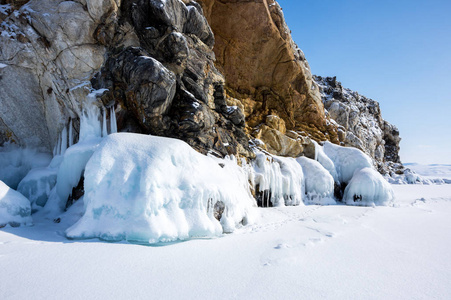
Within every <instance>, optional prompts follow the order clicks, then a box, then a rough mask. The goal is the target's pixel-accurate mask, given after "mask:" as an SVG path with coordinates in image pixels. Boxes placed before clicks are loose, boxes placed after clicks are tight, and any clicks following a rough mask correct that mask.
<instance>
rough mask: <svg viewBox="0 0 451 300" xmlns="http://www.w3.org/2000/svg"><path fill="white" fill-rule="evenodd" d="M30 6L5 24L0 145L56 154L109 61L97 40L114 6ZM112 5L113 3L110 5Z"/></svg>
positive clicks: (44, 0) (0, 40)
mask: <svg viewBox="0 0 451 300" xmlns="http://www.w3.org/2000/svg"><path fill="white" fill-rule="evenodd" d="M88 2H89V5H87V4H86V3H83V1H80V2H74V1H61V0H56V1H50V0H41V1H30V2H29V3H27V4H26V5H24V6H22V8H20V9H19V10H16V11H14V12H13V13H11V14H10V15H9V16H8V17H7V18H6V19H5V21H4V22H3V23H1V25H0V31H1V35H0V63H2V68H0V78H1V79H0V107H1V108H0V137H1V138H0V140H3V141H5V140H13V141H15V142H17V143H19V144H22V145H27V146H32V147H40V148H44V149H47V150H50V149H51V148H52V147H53V146H54V145H55V143H56V140H57V136H58V132H59V131H60V130H61V128H62V127H63V126H64V125H65V124H66V122H68V119H69V118H70V117H72V118H75V117H77V116H79V114H80V102H81V100H80V99H84V97H85V95H86V93H87V92H88V91H87V90H85V89H84V88H83V86H84V85H86V84H87V81H88V80H89V79H90V78H91V77H92V76H93V75H94V74H95V73H96V72H97V70H98V69H100V67H101V66H102V64H103V62H104V55H105V53H106V48H105V47H104V46H103V45H100V44H99V43H98V42H97V41H96V40H95V39H94V32H95V30H96V28H97V27H98V26H99V25H100V24H101V23H102V20H103V19H104V18H105V17H107V16H109V15H111V14H114V13H115V12H116V11H117V3H116V2H114V1H88ZM106 3H108V4H106Z"/></svg>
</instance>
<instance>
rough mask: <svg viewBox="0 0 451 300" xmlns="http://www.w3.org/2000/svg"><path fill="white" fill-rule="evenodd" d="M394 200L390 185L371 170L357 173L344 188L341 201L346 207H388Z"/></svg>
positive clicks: (362, 170) (366, 169)
mask: <svg viewBox="0 0 451 300" xmlns="http://www.w3.org/2000/svg"><path fill="white" fill-rule="evenodd" d="M393 199H394V193H393V189H392V187H391V185H390V184H389V183H388V182H387V181H386V180H385V179H384V177H382V175H381V174H380V173H379V172H377V171H376V170H374V169H372V168H363V169H361V170H360V171H357V172H356V173H355V174H354V177H352V179H351V181H350V182H349V184H348V185H347V186H346V189H345V192H344V195H343V201H344V202H345V203H346V204H347V205H359V206H371V205H388V204H390V202H392V201H393Z"/></svg>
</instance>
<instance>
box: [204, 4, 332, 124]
mask: <svg viewBox="0 0 451 300" xmlns="http://www.w3.org/2000/svg"><path fill="white" fill-rule="evenodd" d="M199 2H201V4H202V6H203V9H204V13H205V15H206V17H207V20H208V21H209V23H210V25H211V27H212V30H213V32H214V34H215V39H216V43H215V46H214V52H215V54H216V59H217V61H216V65H217V67H218V69H219V70H220V71H221V72H222V73H223V74H224V76H225V78H226V84H227V86H228V90H227V91H228V93H229V94H230V95H231V96H232V97H234V98H237V99H240V100H242V101H243V102H244V103H243V104H244V106H245V115H246V117H247V119H246V121H247V122H248V124H249V125H250V126H251V127H255V126H257V125H259V124H260V123H262V122H264V121H265V118H266V116H267V115H268V114H271V113H272V112H276V113H277V114H278V115H279V116H280V117H281V118H282V119H283V120H284V121H285V123H286V127H287V129H289V130H293V129H294V130H296V129H298V128H299V126H300V125H301V124H312V125H313V126H314V127H316V129H315V130H317V131H322V130H323V131H324V130H325V127H324V126H325V115H324V108H323V105H322V102H321V98H320V94H319V91H318V88H317V86H316V85H315V84H314V83H313V81H312V76H311V72H310V68H309V66H308V63H307V61H306V60H305V57H304V54H303V53H302V51H301V50H300V49H299V48H298V47H297V46H296V45H295V44H294V42H293V40H292V39H291V35H290V31H289V29H288V27H287V25H286V24H285V20H284V17H283V13H282V10H281V8H280V6H279V5H278V4H277V2H275V1H273V0H256V1H244V0H221V1H218V0H202V1H199ZM249 99H252V101H249ZM249 105H250V106H249Z"/></svg>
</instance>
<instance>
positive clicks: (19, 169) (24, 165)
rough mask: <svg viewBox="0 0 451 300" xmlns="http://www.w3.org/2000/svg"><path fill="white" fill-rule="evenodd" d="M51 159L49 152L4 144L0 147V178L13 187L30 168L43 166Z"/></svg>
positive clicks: (15, 186)
mask: <svg viewBox="0 0 451 300" xmlns="http://www.w3.org/2000/svg"><path fill="white" fill-rule="evenodd" d="M51 159H52V156H51V155H50V154H48V153H41V152H39V151H37V150H36V149H28V148H21V147H19V146H17V145H15V144H5V145H4V146H2V147H0V180H1V181H3V182H4V183H5V184H6V185H8V186H10V187H11V188H13V189H15V188H17V185H18V184H19V182H20V181H21V180H22V179H23V178H24V177H25V175H27V173H28V172H29V171H30V170H31V169H34V168H40V167H45V166H47V165H48V164H49V163H50V160H51Z"/></svg>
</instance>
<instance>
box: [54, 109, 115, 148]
mask: <svg viewBox="0 0 451 300" xmlns="http://www.w3.org/2000/svg"><path fill="white" fill-rule="evenodd" d="M109 114H110V116H109V117H110V118H109V122H108V120H107V108H104V109H102V121H100V118H99V109H98V108H97V107H95V106H93V107H89V108H85V110H84V112H83V116H82V118H81V122H80V136H79V140H83V139H84V135H87V134H88V135H92V134H94V135H95V136H97V137H105V136H107V135H108V134H111V133H116V132H117V123H116V122H117V121H116V112H115V111H114V106H112V107H110V108H109ZM108 123H109V124H108ZM82 127H83V128H82ZM86 127H89V128H88V130H86ZM95 127H97V128H102V130H101V133H100V131H99V130H95ZM83 129H85V130H83ZM85 133H86V134H85ZM73 144H74V130H73V126H72V119H70V120H69V125H66V126H64V128H63V130H62V131H61V134H60V136H59V137H58V142H57V143H56V146H55V148H54V149H53V156H56V155H64V153H65V152H66V150H67V148H69V147H71V146H72V145H73Z"/></svg>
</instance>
